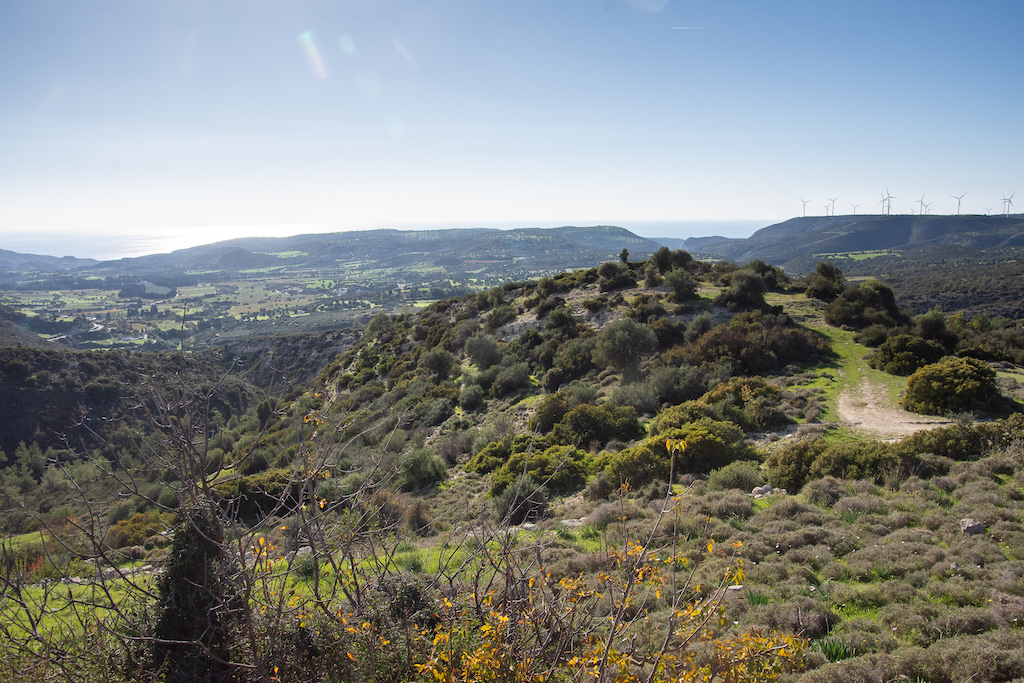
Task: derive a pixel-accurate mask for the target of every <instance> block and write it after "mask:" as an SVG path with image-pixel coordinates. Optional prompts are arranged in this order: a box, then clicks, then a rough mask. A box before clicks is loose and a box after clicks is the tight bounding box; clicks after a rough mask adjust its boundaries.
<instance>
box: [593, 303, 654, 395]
mask: <svg viewBox="0 0 1024 683" xmlns="http://www.w3.org/2000/svg"><path fill="white" fill-rule="evenodd" d="M657 345H658V338H657V337H656V336H655V335H654V332H651V330H650V329H649V328H648V327H646V326H645V325H641V324H640V323H638V322H637V321H635V320H633V319H631V318H619V319H618V320H616V321H614V322H612V323H609V324H608V325H607V326H605V328H604V329H603V330H601V334H599V335H598V338H597V345H596V346H595V347H594V359H595V360H596V361H597V362H599V363H603V364H604V365H607V366H612V367H614V368H615V369H616V370H618V371H619V372H621V373H622V375H623V379H624V380H626V381H627V382H632V381H635V380H636V379H638V378H639V376H640V360H641V359H642V358H643V357H644V356H646V355H647V354H649V353H650V352H651V351H653V350H654V349H655V348H656V347H657Z"/></svg>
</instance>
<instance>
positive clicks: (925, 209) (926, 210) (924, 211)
mask: <svg viewBox="0 0 1024 683" xmlns="http://www.w3.org/2000/svg"><path fill="white" fill-rule="evenodd" d="M931 208H932V205H931V204H925V205H924V207H923V208H922V209H921V215H922V216H927V215H928V214H930V213H931Z"/></svg>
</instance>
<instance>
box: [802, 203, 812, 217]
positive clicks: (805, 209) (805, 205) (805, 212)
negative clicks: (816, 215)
mask: <svg viewBox="0 0 1024 683" xmlns="http://www.w3.org/2000/svg"><path fill="white" fill-rule="evenodd" d="M800 201H802V202H803V203H804V218H807V202H809V201H811V200H810V199H801V200H800Z"/></svg>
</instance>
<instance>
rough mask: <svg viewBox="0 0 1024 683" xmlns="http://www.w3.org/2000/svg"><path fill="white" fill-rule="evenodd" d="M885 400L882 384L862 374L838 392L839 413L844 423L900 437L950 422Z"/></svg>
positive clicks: (876, 434) (881, 435)
mask: <svg viewBox="0 0 1024 683" xmlns="http://www.w3.org/2000/svg"><path fill="white" fill-rule="evenodd" d="M887 404H888V401H887V400H886V396H885V389H884V387H882V386H881V385H879V384H876V383H873V382H872V381H871V380H870V379H868V378H864V381H863V382H861V383H860V384H859V385H858V386H855V387H847V388H846V390H844V391H843V393H841V394H840V395H839V401H838V408H839V417H840V419H841V420H842V422H843V424H844V425H845V426H848V427H852V428H853V429H856V430H860V431H863V432H867V433H868V434H870V435H871V436H874V437H876V438H881V439H899V438H900V437H903V436H907V435H908V434H913V433H914V432H919V431H921V430H922V429H934V428H936V427H941V426H942V425H948V424H950V422H949V420H946V419H943V418H940V417H927V416H925V415H916V414H914V413H909V412H907V411H905V410H903V409H902V408H900V407H899V406H891V405H887Z"/></svg>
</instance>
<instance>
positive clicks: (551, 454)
mask: <svg viewBox="0 0 1024 683" xmlns="http://www.w3.org/2000/svg"><path fill="white" fill-rule="evenodd" d="M541 447H543V444H540V445H539V446H538V449H537V450H531V449H527V450H526V451H525V452H523V451H514V452H513V453H512V455H511V456H510V457H509V459H508V461H506V462H505V464H503V465H502V466H501V467H499V468H498V469H497V470H496V471H495V473H494V478H493V479H492V482H491V494H492V495H498V494H500V493H501V492H502V491H504V490H505V489H506V488H507V487H508V486H509V485H510V484H512V483H513V482H514V481H515V480H516V478H517V477H518V476H520V475H522V474H525V475H527V476H529V477H531V478H532V479H533V480H534V481H536V482H540V483H541V484H543V486H544V488H545V489H547V490H548V491H551V492H552V493H559V494H564V493H570V492H572V491H575V490H577V489H579V488H581V487H582V486H583V482H584V481H585V480H586V472H585V469H584V464H583V462H584V458H585V457H586V453H584V452H583V451H581V450H579V449H578V448H574V447H573V446H551V447H550V448H547V449H545V450H543V452H541V451H540V448H541Z"/></svg>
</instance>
